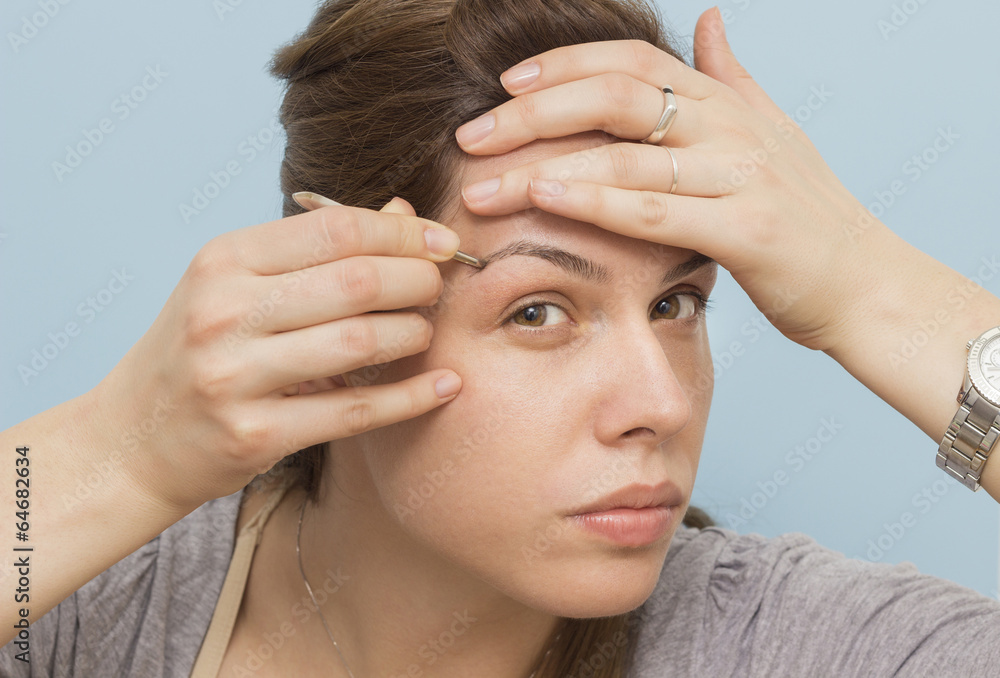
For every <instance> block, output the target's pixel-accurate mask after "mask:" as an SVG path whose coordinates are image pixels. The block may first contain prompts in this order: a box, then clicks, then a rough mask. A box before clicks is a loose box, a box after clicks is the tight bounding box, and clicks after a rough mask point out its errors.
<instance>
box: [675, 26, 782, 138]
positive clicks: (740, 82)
mask: <svg viewBox="0 0 1000 678" xmlns="http://www.w3.org/2000/svg"><path fill="white" fill-rule="evenodd" d="M694 64H695V68H697V69H698V70H699V71H701V72H702V73H704V74H705V75H709V76H711V77H712V78H715V79H716V80H718V81H719V82H721V83H723V84H725V85H728V86H729V87H731V88H732V89H733V90H735V91H736V93H737V94H739V95H740V96H742V97H743V98H744V99H745V100H746V101H747V103H749V104H750V105H751V106H753V107H754V108H756V109H757V110H758V111H760V112H761V113H763V114H764V115H766V116H767V117H769V118H771V120H773V121H775V122H778V121H780V120H784V119H785V118H787V117H788V116H786V115H785V113H784V111H782V110H781V109H780V108H779V107H778V105H777V104H775V103H774V102H773V101H772V100H771V97H769V96H768V95H767V93H766V92H765V91H764V89H763V88H762V87H761V86H760V85H758V84H757V82H756V81H755V80H754V79H753V77H751V75H750V73H748V72H747V70H746V69H745V68H743V66H742V65H741V64H740V62H739V61H737V60H736V55H735V54H733V50H732V48H731V47H730V46H729V41H728V40H727V39H726V26H725V23H724V22H723V21H722V15H721V13H720V12H719V9H718V7H715V8H713V9H710V10H707V11H705V12H703V13H702V15H701V16H700V17H699V18H698V23H697V25H696V26H695V29H694Z"/></svg>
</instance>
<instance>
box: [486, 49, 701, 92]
mask: <svg viewBox="0 0 1000 678" xmlns="http://www.w3.org/2000/svg"><path fill="white" fill-rule="evenodd" d="M610 72H620V73H627V74H629V75H631V76H632V77H634V78H637V79H638V80H641V81H643V82H645V83H647V84H649V85H651V86H653V87H656V88H658V89H659V88H661V87H664V86H665V85H670V86H671V87H673V89H674V92H679V93H681V94H683V95H684V96H685V97H687V98H689V99H695V100H699V101H700V100H703V99H707V98H709V97H710V96H712V95H714V94H715V93H716V92H718V91H719V89H720V88H719V83H718V82H716V81H715V80H713V79H712V78H710V77H707V76H705V75H703V74H702V73H699V72H698V71H696V70H694V69H693V68H691V67H690V66H688V65H687V64H685V63H684V62H683V61H680V60H679V59H677V58H676V57H673V56H671V55H670V54H667V53H666V52H664V51H663V50H661V49H659V48H658V47H656V46H654V45H652V44H650V43H648V42H646V41H644V40H611V41H605V42H588V43H585V44H579V45H569V46H566V47H557V48H556V49H553V50H549V51H548V52H543V53H542V54H539V55H538V56H535V57H532V58H531V59H528V60H527V61H524V62H522V63H520V64H518V65H517V66H515V67H513V68H511V69H509V70H507V71H506V72H504V73H502V74H501V75H500V81H501V82H502V83H503V85H504V87H505V88H506V89H507V91H508V92H510V93H511V94H513V95H515V96H520V95H521V94H525V93H528V92H537V91H539V90H542V89H546V88H548V87H552V86H553V85H559V84H562V83H565V82H571V81H573V80H582V79H583V78H589V77H592V76H595V75H600V74H602V73H610Z"/></svg>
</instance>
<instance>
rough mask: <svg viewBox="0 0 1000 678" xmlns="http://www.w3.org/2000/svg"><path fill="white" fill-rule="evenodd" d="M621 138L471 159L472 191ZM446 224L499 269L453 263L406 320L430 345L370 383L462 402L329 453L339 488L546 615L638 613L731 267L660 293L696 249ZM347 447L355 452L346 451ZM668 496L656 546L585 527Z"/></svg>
mask: <svg viewBox="0 0 1000 678" xmlns="http://www.w3.org/2000/svg"><path fill="white" fill-rule="evenodd" d="M607 140H608V137H607V136H606V135H604V134H602V133H588V134H581V135H576V136H574V137H568V138H563V139H555V140H539V141H536V142H533V143H532V144H530V145H528V146H524V147H522V148H519V149H517V150H516V151H514V152H511V153H508V154H506V155H503V156H495V157H483V158H470V159H469V160H468V161H467V162H466V163H465V165H464V171H463V174H462V176H461V177H460V182H461V185H467V184H469V183H472V182H475V181H480V180H484V179H489V178H491V177H495V176H499V175H500V173H501V172H503V171H505V170H507V169H511V168H514V167H517V166H519V165H522V164H524V163H526V162H530V161H532V160H536V159H542V158H547V157H554V156H557V155H563V154H566V153H570V152H574V151H584V150H586V149H588V148H592V147H594V146H597V145H600V144H604V143H607ZM447 225H448V226H450V227H451V228H453V229H454V230H455V231H457V232H458V234H459V236H460V237H461V240H462V244H461V247H460V249H461V250H462V251H464V252H468V253H470V254H472V255H473V256H476V257H479V258H480V259H482V258H487V259H490V260H491V263H489V264H488V265H487V267H486V268H484V269H482V270H479V271H477V270H476V269H475V268H473V267H471V266H468V265H466V264H462V263H459V262H455V261H449V262H446V263H444V264H440V270H441V274H442V277H443V279H444V292H443V293H442V295H441V297H440V299H439V300H438V303H437V304H436V305H435V306H434V307H430V308H428V307H418V308H416V309H411V310H418V311H420V312H421V313H423V314H424V315H425V316H427V317H428V318H430V319H431V320H432V322H433V325H434V337H433V339H432V341H431V345H430V348H429V349H428V350H426V351H424V352H421V353H418V354H417V355H414V356H408V357H404V358H402V359H399V360H395V361H393V362H391V363H389V364H388V365H387V366H386V368H385V369H384V371H380V372H379V373H378V377H377V378H376V379H374V380H372V379H371V378H368V379H367V380H366V381H367V382H369V383H384V382H392V381H399V380H401V379H404V378H406V377H409V376H413V375H416V374H419V373H422V372H425V371H427V370H430V369H434V368H441V367H447V368H451V369H453V370H455V371H456V372H457V373H458V374H459V375H461V377H462V382H463V385H462V390H461V392H460V393H459V394H458V396H457V397H456V398H455V399H454V400H452V401H451V402H449V403H447V404H445V405H442V406H440V407H438V408H437V409H434V410H432V411H431V412H429V413H427V414H425V415H423V416H420V417H416V418H414V419H410V420H407V421H404V422H401V423H399V424H396V425H392V426H388V427H384V428H381V429H376V430H374V431H371V432H368V433H366V434H363V435H360V436H356V437H354V438H352V439H349V440H347V441H338V442H337V443H335V444H334V445H332V446H331V448H332V450H333V452H334V455H335V458H334V460H333V464H332V466H333V471H332V473H333V474H334V481H335V482H336V483H337V484H338V485H339V486H341V487H343V486H344V483H350V484H351V485H352V487H353V491H352V490H348V493H349V494H352V495H356V494H358V493H361V494H364V493H367V494H368V495H370V501H371V502H372V508H373V509H374V512H375V513H379V512H382V513H381V517H380V520H382V521H383V522H384V523H386V524H388V525H389V527H390V528H391V529H398V530H402V531H403V532H404V533H405V534H406V535H408V536H409V537H411V538H412V539H413V540H415V542H413V543H416V544H420V545H421V546H423V547H426V548H427V549H429V550H430V552H432V553H434V554H436V555H438V556H440V557H442V558H443V559H444V560H445V561H448V562H449V564H451V565H457V566H458V567H460V568H461V569H463V570H465V571H467V572H469V573H471V574H472V575H473V576H474V577H477V578H479V579H481V580H483V581H485V582H487V583H489V584H490V585H492V586H493V587H495V588H496V589H498V590H499V591H501V592H503V593H504V594H506V595H507V596H509V597H510V598H513V599H515V600H518V601H521V602H523V603H524V604H526V605H529V606H531V607H533V608H536V609H540V610H545V611H547V612H549V613H551V614H555V615H559V616H573V617H592V616H606V615H612V614H617V613H620V612H624V611H626V610H630V609H633V608H635V607H637V606H638V605H640V604H641V603H642V602H643V601H644V600H645V599H646V598H647V597H648V596H649V595H650V593H651V592H652V590H653V587H654V585H655V584H656V581H657V578H658V576H659V573H660V570H661V567H662V564H663V559H664V557H665V554H666V550H667V546H668V544H669V541H670V538H671V537H672V536H673V534H674V531H675V529H676V528H677V526H678V525H679V524H680V522H681V518H682V516H683V514H684V510H685V509H686V508H687V505H688V502H689V500H690V497H691V491H692V486H693V484H694V479H695V472H696V470H697V466H698V458H699V456H700V452H701V445H702V439H703V435H704V432H705V425H706V421H707V418H708V411H709V404H710V401H711V395H712V363H711V356H710V353H709V346H708V336H707V332H706V328H705V321H704V318H703V316H702V315H701V314H700V313H699V309H700V302H699V300H698V299H697V298H695V297H694V296H691V294H692V293H698V294H701V295H703V296H705V297H707V296H708V295H709V293H710V292H711V289H712V287H713V285H714V283H715V275H716V265H715V264H714V262H711V261H709V262H708V263H707V264H706V265H702V266H697V267H694V268H693V270H684V269H681V271H680V273H681V275H680V277H676V278H672V279H670V280H668V281H666V282H664V278H665V276H668V275H669V274H671V273H676V272H677V270H676V267H678V265H680V264H684V263H685V262H689V261H690V260H692V259H693V258H694V257H697V256H698V254H697V253H696V252H693V251H691V250H684V249H677V248H671V247H665V246H661V245H656V244H654V243H650V242H647V241H643V240H636V239H632V238H627V237H624V236H621V235H618V234H615V233H611V232H609V231H605V230H603V229H601V228H599V227H597V226H594V225H592V224H586V223H582V222H577V221H571V220H569V219H565V218H562V217H558V216H555V215H552V214H549V213H546V212H543V211H540V210H537V209H530V210H527V211H523V212H520V213H517V214H513V215H509V216H503V217H481V216H477V215H474V214H472V213H471V212H469V211H467V210H466V209H465V208H464V207H459V208H458V211H457V216H456V217H454V218H453V219H451V220H450V221H448V222H447ZM515 245H516V246H517V249H516V252H517V253H513V254H510V255H509V256H501V255H495V254H494V253H496V252H508V253H509V252H512V251H513V250H512V249H511V248H513V247H514V246H515ZM554 250H562V251H564V252H565V254H553V253H552V252H553V251H554ZM532 251H537V252H541V253H543V254H544V257H543V256H537V255H533V254H531V252H532ZM695 263H697V262H695ZM689 268H691V267H689ZM526 307H530V308H529V309H528V310H524V309H525V308H526ZM358 373H364V370H359V371H358ZM368 374H369V375H370V374H371V368H369V371H368ZM345 443H346V444H347V445H346V446H347V447H353V448H355V449H350V450H344V452H343V453H341V450H342V449H343V446H344V444H345ZM360 476H364V477H360ZM665 481H666V482H667V483H668V488H667V490H666V492H667V494H668V495H669V496H670V497H672V501H674V502H676V504H677V506H675V507H674V508H673V509H672V510H671V511H670V514H669V515H670V522H669V528H668V529H667V531H666V534H664V535H663V536H662V537H660V538H659V539H656V540H655V541H653V542H652V543H649V544H648V545H642V546H622V545H620V544H618V543H615V542H612V541H610V540H609V539H607V538H606V537H603V536H601V535H598V534H594V533H592V532H589V531H586V530H584V529H582V528H581V527H580V525H579V524H578V521H577V520H576V519H574V518H572V517H571V516H572V515H573V514H575V513H578V512H579V510H580V509H581V508H583V507H584V506H586V505H588V504H591V503H593V502H595V501H597V500H599V499H601V498H602V497H604V496H605V495H607V494H609V493H611V492H613V491H614V490H617V489H619V488H622V487H623V486H626V485H630V484H632V483H641V484H647V485H654V486H655V485H658V484H661V483H663V482H665ZM404 541H409V540H404ZM581 592H586V595H581Z"/></svg>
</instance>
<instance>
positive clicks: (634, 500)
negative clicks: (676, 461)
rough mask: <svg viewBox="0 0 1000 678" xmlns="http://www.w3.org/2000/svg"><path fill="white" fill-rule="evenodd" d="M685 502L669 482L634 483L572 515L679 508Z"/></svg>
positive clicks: (678, 491)
mask: <svg viewBox="0 0 1000 678" xmlns="http://www.w3.org/2000/svg"><path fill="white" fill-rule="evenodd" d="M683 501H684V495H683V493H682V492H681V490H680V488H678V487H677V486H676V485H674V484H673V483H672V482H670V481H669V480H664V481H661V482H659V483H657V484H655V485H647V484H644V483H632V484H631V485H626V486H624V487H621V488H619V489H617V490H615V491H614V492H611V493H609V494H606V495H604V496H603V497H601V498H600V499H598V500H597V501H594V502H593V503H590V504H587V505H586V506H584V507H582V508H579V509H574V510H573V512H572V513H571V514H570V515H584V514H587V513H600V512H602V511H610V510H613V509H620V508H624V509H642V508H651V507H656V506H659V507H669V506H678V505H680V504H681V503H683Z"/></svg>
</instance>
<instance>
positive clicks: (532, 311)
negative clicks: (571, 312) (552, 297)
mask: <svg viewBox="0 0 1000 678" xmlns="http://www.w3.org/2000/svg"><path fill="white" fill-rule="evenodd" d="M546 309H554V310H555V311H556V312H555V314H550V312H549V311H548V310H546ZM550 315H554V317H555V319H556V320H557V321H558V319H559V316H560V315H561V316H562V317H563V318H566V317H568V316H567V315H566V312H565V311H563V310H562V309H561V308H559V307H558V306H556V305H555V304H551V303H548V302H544V301H533V302H530V304H529V305H527V306H522V307H521V308H519V309H518V310H516V311H514V313H512V314H511V316H510V317H509V318H508V319H507V320H508V322H510V321H514V324H516V325H523V326H526V327H542V326H544V325H545V321H546V320H548V319H549V317H550ZM521 319H523V320H524V322H520V320H521Z"/></svg>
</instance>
